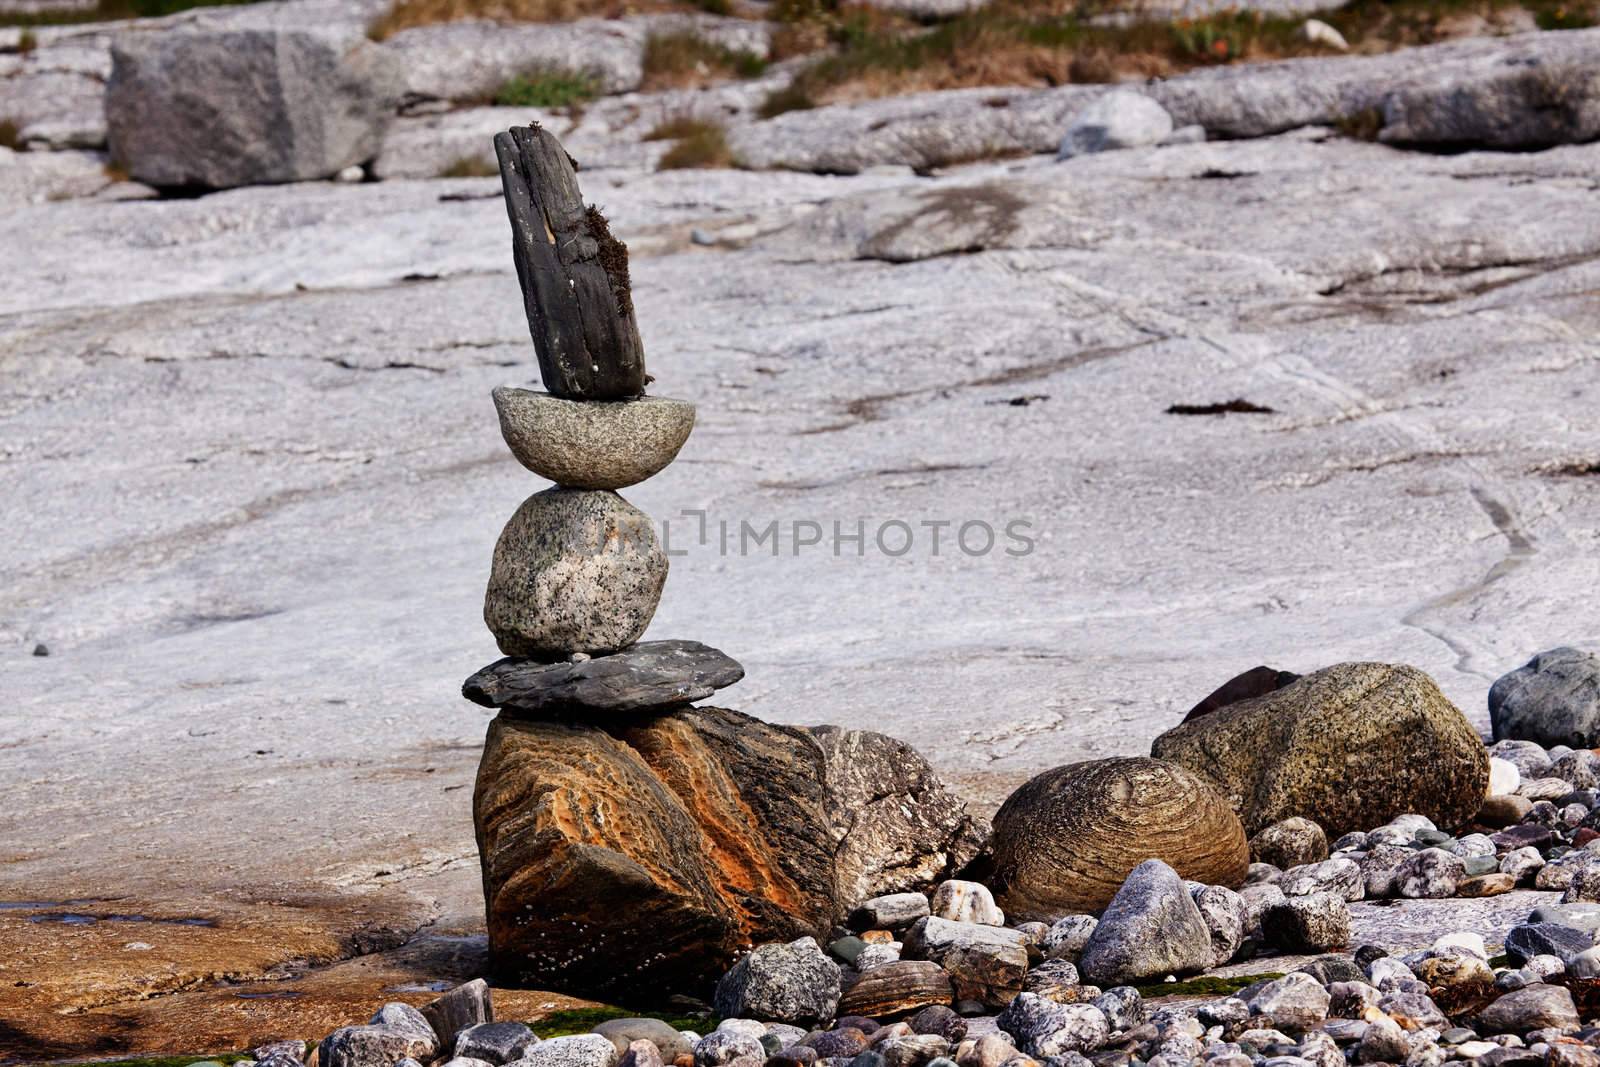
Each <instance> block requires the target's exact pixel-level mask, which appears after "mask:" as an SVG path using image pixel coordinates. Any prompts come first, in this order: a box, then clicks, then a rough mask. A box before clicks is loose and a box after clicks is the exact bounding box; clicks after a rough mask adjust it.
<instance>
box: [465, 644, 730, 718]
mask: <svg viewBox="0 0 1600 1067" xmlns="http://www.w3.org/2000/svg"><path fill="white" fill-rule="evenodd" d="M743 677H744V668H743V667H741V666H740V665H739V664H738V662H736V661H735V660H734V659H733V658H732V657H730V656H728V655H726V654H725V653H723V652H720V651H718V650H717V649H714V648H711V647H710V646H708V645H702V644H701V643H700V642H698V641H641V642H639V643H638V644H636V645H630V646H629V647H627V648H625V649H623V650H622V651H620V652H613V653H612V654H611V655H609V656H595V657H593V658H583V659H576V660H573V659H568V660H561V661H558V662H555V663H547V662H541V661H540V660H535V659H520V658H516V657H508V658H506V659H502V660H499V661H497V662H495V663H491V664H489V666H487V667H485V668H483V670H481V671H479V672H478V673H477V674H474V675H473V676H472V677H471V678H468V679H467V681H466V683H465V684H464V685H463V686H462V687H461V695H462V696H464V697H466V698H467V699H468V700H470V701H472V702H473V703H475V704H482V705H483V706H484V707H489V708H508V709H511V710H513V711H573V710H582V711H643V710H646V709H648V708H660V707H668V706H671V705H675V704H688V703H691V702H693V701H696V700H704V699H705V698H706V697H708V696H710V695H711V694H712V693H714V692H716V691H717V690H718V689H722V688H724V687H725V686H730V685H732V684H733V683H734V682H737V681H738V680H739V679H740V678H743Z"/></svg>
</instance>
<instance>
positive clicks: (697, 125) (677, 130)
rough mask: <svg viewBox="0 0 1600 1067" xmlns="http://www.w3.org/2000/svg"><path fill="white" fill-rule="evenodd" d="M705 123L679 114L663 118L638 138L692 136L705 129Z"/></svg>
mask: <svg viewBox="0 0 1600 1067" xmlns="http://www.w3.org/2000/svg"><path fill="white" fill-rule="evenodd" d="M706 126H707V123H705V122H702V121H700V120H699V119H696V118H690V117H689V116H688V115H679V116H676V117H675V118H670V119H663V120H662V121H660V122H658V123H656V125H655V126H654V127H652V128H651V130H650V132H649V133H647V134H645V135H644V136H643V137H641V138H640V140H643V141H677V140H680V139H682V138H684V137H692V136H694V135H695V134H697V133H699V132H700V131H701V130H703V129H705V128H706Z"/></svg>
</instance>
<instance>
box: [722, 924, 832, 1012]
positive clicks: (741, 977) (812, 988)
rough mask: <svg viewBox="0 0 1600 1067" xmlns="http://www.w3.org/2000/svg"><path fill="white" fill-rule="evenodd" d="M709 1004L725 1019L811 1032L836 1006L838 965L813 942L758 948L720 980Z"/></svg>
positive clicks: (792, 942) (803, 941) (767, 945)
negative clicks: (756, 1020) (757, 1021)
mask: <svg viewBox="0 0 1600 1067" xmlns="http://www.w3.org/2000/svg"><path fill="white" fill-rule="evenodd" d="M713 1004H714V1006H715V1008H716V1011H717V1014H718V1015H721V1016H724V1017H725V1018H745V1017H749V1018H760V1019H767V1020H773V1021H776V1022H783V1023H802V1024H805V1025H808V1026H815V1025H816V1024H818V1023H824V1022H827V1021H829V1020H830V1019H832V1018H833V1016H834V1012H835V1010H836V1009H837V1008H838V1006H839V965H838V964H837V963H834V962H833V961H832V960H830V959H829V958H828V957H827V956H826V955H825V954H824V953H823V951H822V949H821V948H820V947H819V946H818V945H817V942H816V939H815V938H810V937H802V938H798V939H797V940H794V941H791V942H789V943H788V944H778V943H771V944H766V945H761V946H760V947H758V948H757V949H755V951H753V952H751V953H750V954H749V955H747V956H745V957H744V958H743V959H741V960H740V961H739V962H738V963H736V964H734V966H733V969H732V970H730V971H729V972H728V973H727V974H725V975H723V976H722V980H721V981H720V982H718V983H717V991H716V998H715V1000H714V1001H713Z"/></svg>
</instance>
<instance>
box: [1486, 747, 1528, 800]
mask: <svg viewBox="0 0 1600 1067" xmlns="http://www.w3.org/2000/svg"><path fill="white" fill-rule="evenodd" d="M1521 787H1522V772H1521V771H1519V770H1517V765H1516V764H1515V763H1512V762H1511V761H1510V760H1503V759H1501V758H1500V757H1499V756H1490V757H1489V795H1490V796H1492V797H1498V796H1509V795H1510V794H1512V793H1515V792H1516V791H1517V790H1518V789H1520V788H1521Z"/></svg>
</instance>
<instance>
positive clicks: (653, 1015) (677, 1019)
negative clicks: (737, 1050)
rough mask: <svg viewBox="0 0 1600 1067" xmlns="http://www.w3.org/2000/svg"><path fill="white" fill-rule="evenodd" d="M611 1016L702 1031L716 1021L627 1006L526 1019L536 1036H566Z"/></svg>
mask: <svg viewBox="0 0 1600 1067" xmlns="http://www.w3.org/2000/svg"><path fill="white" fill-rule="evenodd" d="M611 1019H660V1020H661V1021H662V1022H664V1023H666V1024H667V1025H668V1026H670V1027H672V1028H673V1029H674V1030H693V1031H695V1032H696V1033H702V1034H703V1033H706V1032H707V1031H709V1030H714V1029H716V1026H717V1023H718V1022H719V1021H720V1020H719V1019H717V1018H715V1017H714V1016H711V1015H706V1016H694V1015H672V1014H662V1013H659V1012H653V1011H629V1010H628V1009H627V1008H609V1007H608V1008H571V1009H569V1010H567V1011H553V1012H551V1013H550V1014H549V1015H543V1016H540V1017H539V1018H538V1019H534V1020H531V1021H529V1023H528V1025H529V1026H531V1027H532V1028H533V1032H534V1033H536V1034H538V1035H539V1036H540V1038H549V1037H567V1036H569V1035H571V1034H587V1033H588V1032H589V1031H590V1030H593V1029H594V1028H595V1027H597V1026H599V1025H600V1024H601V1023H603V1022H606V1021H608V1020H611Z"/></svg>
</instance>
